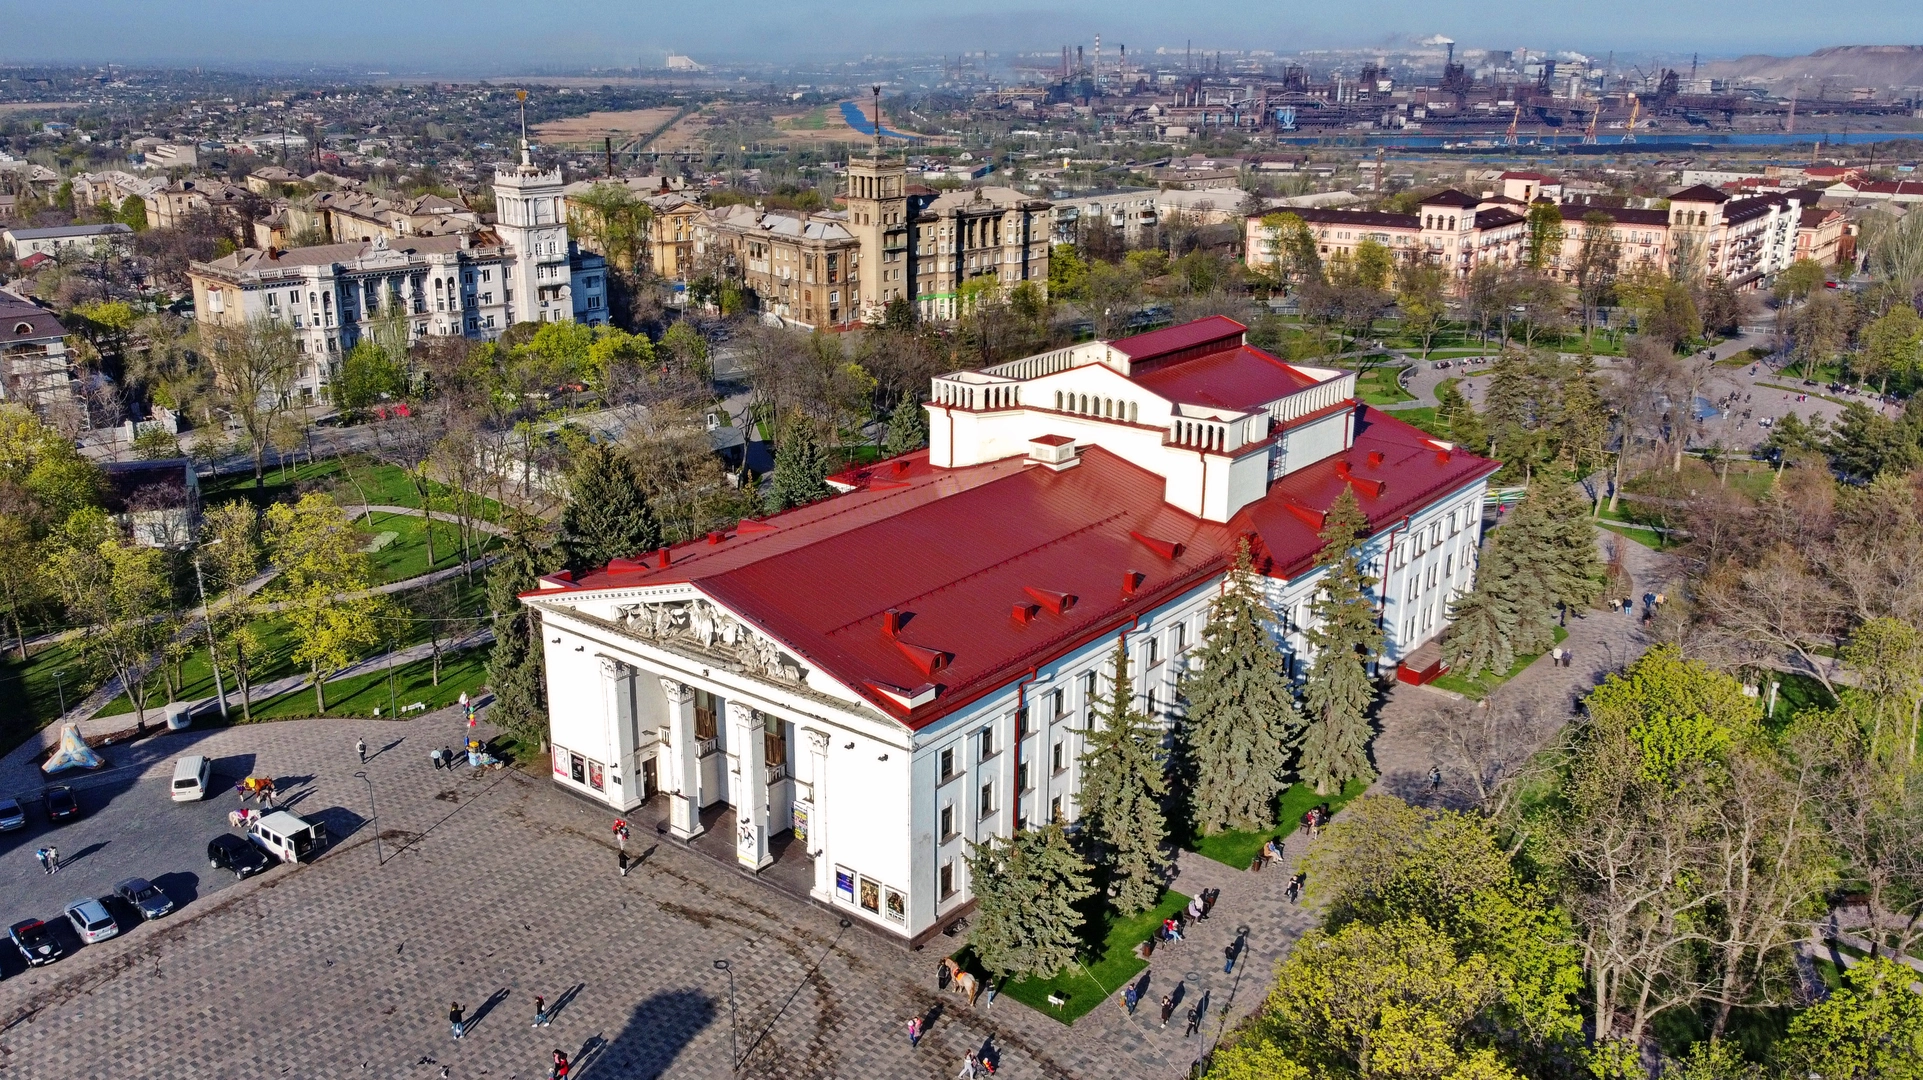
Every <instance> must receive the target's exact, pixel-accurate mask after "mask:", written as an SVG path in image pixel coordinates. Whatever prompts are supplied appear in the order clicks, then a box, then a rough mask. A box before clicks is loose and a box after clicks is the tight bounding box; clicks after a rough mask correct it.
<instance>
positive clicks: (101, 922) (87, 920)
mask: <svg viewBox="0 0 1923 1080" xmlns="http://www.w3.org/2000/svg"><path fill="white" fill-rule="evenodd" d="M67 921H68V922H70V923H72V924H73V932H74V933H76V934H78V935H80V940H81V941H83V942H85V943H86V944H88V945H94V944H98V943H99V942H102V941H105V940H107V939H108V938H110V937H113V936H115V935H117V934H119V933H120V924H118V923H116V922H114V917H113V916H112V915H110V914H108V912H107V905H105V904H103V903H101V902H100V901H98V900H95V899H93V898H92V897H81V898H80V899H78V900H75V901H74V902H73V903H71V904H68V905H67Z"/></svg>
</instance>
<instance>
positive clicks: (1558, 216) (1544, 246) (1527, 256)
mask: <svg viewBox="0 0 1923 1080" xmlns="http://www.w3.org/2000/svg"><path fill="white" fill-rule="evenodd" d="M1523 227H1524V228H1525V229H1527V230H1528V232H1527V233H1526V234H1524V237H1523V241H1522V264H1523V265H1524V266H1525V267H1527V268H1529V269H1530V270H1533V271H1536V272H1538V273H1540V272H1542V271H1544V270H1554V269H1556V267H1557V265H1558V264H1559V263H1560V262H1561V260H1562V238H1563V228H1562V209H1561V208H1560V207H1558V206H1557V205H1556V204H1555V203H1553V202H1550V201H1549V200H1548V199H1537V200H1536V201H1535V202H1532V203H1530V204H1529V212H1528V213H1527V214H1525V215H1524V216H1523Z"/></svg>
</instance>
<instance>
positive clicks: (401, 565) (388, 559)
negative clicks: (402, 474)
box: [349, 507, 500, 585]
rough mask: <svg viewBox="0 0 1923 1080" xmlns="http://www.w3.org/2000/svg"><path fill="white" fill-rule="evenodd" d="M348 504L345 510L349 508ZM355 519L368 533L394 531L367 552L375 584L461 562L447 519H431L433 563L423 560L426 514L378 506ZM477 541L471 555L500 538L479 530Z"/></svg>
mask: <svg viewBox="0 0 1923 1080" xmlns="http://www.w3.org/2000/svg"><path fill="white" fill-rule="evenodd" d="M353 509H354V508H352V507H350V508H349V512H350V513H352V512H353ZM356 523H357V524H358V525H360V527H361V528H363V529H366V530H367V532H368V533H369V534H370V537H371V536H378V535H379V534H381V533H384V532H391V533H398V534H399V535H398V536H396V537H395V538H394V539H393V540H391V541H389V542H388V544H387V546H386V547H383V548H381V549H380V550H379V551H375V552H370V553H369V555H368V562H369V563H370V564H371V566H372V568H373V581H374V584H376V585H386V584H388V583H390V582H395V581H406V580H407V579H408V578H414V577H420V576H421V575H422V574H425V573H428V572H430V571H432V570H446V569H447V568H449V567H452V566H459V565H460V564H461V547H460V534H459V533H458V532H456V527H455V525H454V523H453V522H451V521H436V522H433V523H432V526H431V527H432V528H433V530H434V564H433V565H432V566H429V565H428V562H427V529H428V528H429V527H430V525H429V522H428V520H427V519H426V518H421V517H415V516H413V515H411V514H384V513H382V512H380V511H378V510H374V511H370V512H369V513H368V515H367V516H366V517H363V518H357V519H356ZM480 540H481V544H480V546H479V547H478V548H476V549H474V551H473V554H474V557H475V558H477V559H478V558H480V557H481V556H482V555H484V554H485V553H487V552H488V551H490V550H492V549H493V548H494V547H495V546H497V545H498V544H499V543H500V541H499V539H497V538H496V537H493V536H489V535H486V534H482V535H481V536H480Z"/></svg>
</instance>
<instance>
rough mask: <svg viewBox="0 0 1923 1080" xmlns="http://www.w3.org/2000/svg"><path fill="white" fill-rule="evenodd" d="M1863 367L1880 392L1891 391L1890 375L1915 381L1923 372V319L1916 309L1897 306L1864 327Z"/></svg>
mask: <svg viewBox="0 0 1923 1080" xmlns="http://www.w3.org/2000/svg"><path fill="white" fill-rule="evenodd" d="M1861 366H1862V369H1863V374H1864V375H1866V376H1868V377H1869V378H1872V379H1876V380H1877V390H1878V391H1879V392H1884V391H1888V389H1889V383H1890V376H1892V375H1894V376H1896V377H1897V378H1899V379H1909V378H1914V377H1915V376H1916V374H1917V372H1918V371H1919V370H1920V369H1923V317H1919V316H1918V315H1917V313H1916V309H1915V308H1913V307H1911V306H1910V305H1908V304H1897V305H1896V306H1895V307H1892V308H1891V309H1890V312H1889V314H1887V315H1885V316H1883V317H1882V318H1880V319H1878V320H1876V321H1875V322H1873V323H1871V324H1870V325H1869V326H1868V327H1866V328H1864V330H1863V356H1862V361H1861Z"/></svg>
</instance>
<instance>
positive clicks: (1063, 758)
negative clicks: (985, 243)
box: [1048, 739, 1068, 773]
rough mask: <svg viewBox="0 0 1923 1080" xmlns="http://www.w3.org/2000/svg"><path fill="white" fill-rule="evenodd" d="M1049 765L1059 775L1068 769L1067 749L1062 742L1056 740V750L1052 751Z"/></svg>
mask: <svg viewBox="0 0 1923 1080" xmlns="http://www.w3.org/2000/svg"><path fill="white" fill-rule="evenodd" d="M1048 764H1049V767H1050V768H1051V769H1053V770H1055V771H1056V772H1058V773H1059V772H1061V771H1062V770H1063V769H1066V768H1068V754H1067V747H1065V746H1063V745H1062V740H1060V739H1056V740H1055V748H1054V749H1053V750H1052V751H1050V754H1049V762H1048Z"/></svg>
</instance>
